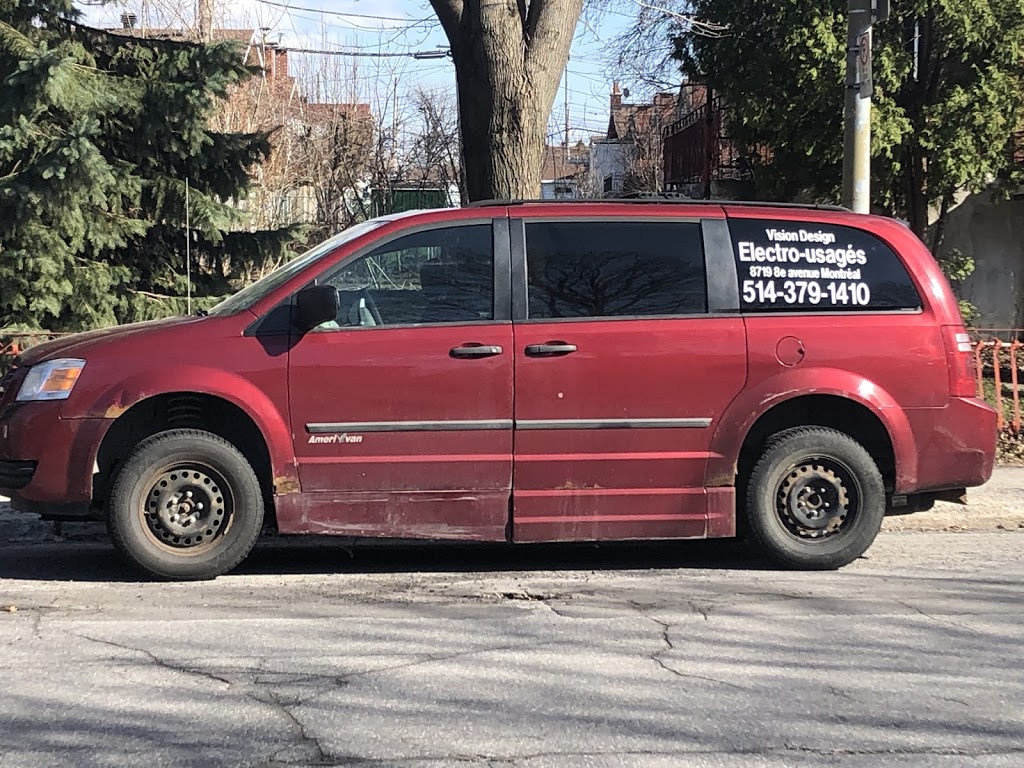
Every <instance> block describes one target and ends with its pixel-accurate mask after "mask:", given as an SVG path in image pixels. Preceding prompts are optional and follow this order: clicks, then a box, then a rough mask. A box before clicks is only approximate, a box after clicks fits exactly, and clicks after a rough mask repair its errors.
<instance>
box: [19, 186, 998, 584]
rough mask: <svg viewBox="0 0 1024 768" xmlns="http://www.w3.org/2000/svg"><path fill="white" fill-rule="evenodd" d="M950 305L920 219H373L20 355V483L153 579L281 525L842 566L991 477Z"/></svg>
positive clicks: (440, 213) (499, 208)
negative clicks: (166, 307) (203, 310)
mask: <svg viewBox="0 0 1024 768" xmlns="http://www.w3.org/2000/svg"><path fill="white" fill-rule="evenodd" d="M972 361H973V357H972V354H971V346H970V343H969V339H968V337H967V335H966V334H965V332H964V328H963V321H962V319H961V316H960V313H959V310H958V308H957V302H956V300H955V298H954V296H953V294H952V292H951V291H950V288H949V285H948V283H947V282H946V280H945V279H944V277H943V275H942V272H941V271H940V269H939V267H938V266H937V264H936V262H935V261H934V259H932V257H931V255H930V254H929V253H928V251H927V250H926V249H925V247H924V246H923V245H922V244H921V242H920V241H919V240H918V239H917V238H916V237H915V236H914V235H913V234H912V233H911V232H910V231H909V230H908V229H907V228H906V227H904V226H902V225H901V224H899V223H897V222H895V221H891V220H888V219H884V218H878V217H873V216H864V215H856V214H852V213H849V212H847V211H844V210H841V209H831V208H820V207H814V208H812V207H799V206H775V205H772V206H769V205H766V204H754V205H750V204H731V203H705V204H701V203H696V202H694V203H689V202H686V203H670V202H664V201H647V200H644V201H633V202H622V201H619V202H576V203H571V202H554V203H534V202H521V203H518V202H507V201H506V202H493V203H484V204H477V205H475V206H472V207H470V208H464V209H449V210H435V211H418V212H412V213H407V214H401V215H394V216H385V217H382V218H378V219H374V220H372V221H368V222H366V223H364V224H360V225H358V226H355V227H353V228H351V229H349V230H346V231H345V232H343V233H341V234H340V235H338V236H337V237H334V238H333V239H331V240H328V241H327V242H325V243H323V244H322V245H320V246H319V247H317V248H314V249H313V250H311V251H309V252H308V253H306V254H305V255H303V256H301V257H299V258H297V259H296V260H294V261H292V262H291V263H289V264H288V265H287V266H285V267H283V268H281V269H280V270H278V271H276V272H274V273H272V274H270V275H268V276H267V277H265V278H264V279H262V280H260V281H258V282H256V283H254V284H253V285H251V286H249V287H248V288H246V289H244V290H242V291H241V292H239V293H237V294H235V295H234V296H232V297H230V298H228V299H227V300H225V301H223V302H222V303H221V304H219V305H217V306H216V307H214V308H213V309H212V310H211V311H210V312H209V313H208V314H207V315H205V316H203V317H179V318H174V319H169V320H162V321H157V322H149V323H140V324H137V325H129V326H124V327H119V328H109V329H106V330H101V331H93V332H89V333H83V334H79V335H76V336H71V337H68V338H63V339H60V340H58V341H53V342H50V343H47V344H43V345H41V346H38V347H35V348H33V349H31V350H30V351H28V352H27V353H25V354H24V355H22V357H21V358H20V359H18V360H17V361H16V365H15V366H14V368H13V369H12V370H11V371H10V372H9V373H8V374H7V376H6V378H5V379H4V381H3V385H2V397H0V489H3V490H4V491H5V492H6V493H8V494H9V495H10V496H11V497H12V500H13V504H14V506H15V508H17V509H19V510H24V511H27V512H36V513H39V514H40V515H42V516H43V517H44V518H46V519H52V520H69V519H103V520H106V522H107V525H108V527H109V530H110V535H111V538H112V540H113V542H114V544H115V545H116V547H117V549H118V550H119V551H120V552H121V553H122V554H123V555H124V556H126V557H127V558H128V559H129V560H130V561H131V562H133V563H134V564H135V565H137V566H139V567H141V568H142V569H143V570H144V571H146V572H147V573H149V574H151V575H155V576H158V577H163V578H169V579H203V578H211V577H214V576H217V575H218V574H222V573H224V572H226V571H228V570H230V569H231V568H233V567H235V566H236V565H237V564H238V563H239V562H240V561H241V560H242V559H243V558H244V557H245V556H246V554H247V553H248V552H249V550H250V549H251V548H252V546H253V544H254V542H255V541H256V539H257V537H258V535H259V534H260V531H261V529H262V528H263V527H264V525H270V526H273V527H274V528H276V530H277V531H278V532H280V533H281V534H299V533H315V534H334V535H342V536H350V537H352V536H355V537H371V536H372V537H395V538H406V539H408V538H418V539H424V538H425V539H457V540H468V541H508V542H517V543H519V542H523V543H525V542H549V541H605V540H626V539H687V538H711V537H723V536H734V535H736V534H737V532H740V533H743V534H745V535H747V536H749V537H750V538H751V540H752V541H754V542H755V543H756V544H757V545H759V547H760V548H762V549H763V551H764V552H766V553H767V554H768V555H769V556H771V557H772V558H774V559H775V560H776V561H778V562H780V563H781V564H784V565H787V566H790V567H796V568H819V569H821V568H837V567H839V566H842V565H844V564H846V563H849V562H850V561H852V560H853V559H855V558H857V557H858V556H859V555H861V554H862V553H863V552H864V551H865V550H866V549H867V548H868V546H869V545H870V544H871V542H872V541H873V540H874V538H875V536H876V534H877V533H878V530H879V527H880V525H881V522H882V518H883V516H884V515H885V514H887V513H889V514H899V513H903V512H912V511H917V510H921V509H927V508H928V507H929V506H931V504H932V502H933V501H934V500H935V499H941V498H953V497H957V496H960V495H962V493H963V491H964V488H966V487H967V486H973V485H979V484H981V483H983V482H985V481H986V480H987V479H988V477H989V475H990V474H991V471H992V465H993V460H994V454H995V432H996V430H995V414H994V412H993V411H992V410H991V409H990V408H988V407H986V406H985V405H984V403H982V402H981V401H980V400H979V399H977V397H976V392H975V376H974V372H973V368H972Z"/></svg>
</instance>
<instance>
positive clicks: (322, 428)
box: [306, 419, 512, 435]
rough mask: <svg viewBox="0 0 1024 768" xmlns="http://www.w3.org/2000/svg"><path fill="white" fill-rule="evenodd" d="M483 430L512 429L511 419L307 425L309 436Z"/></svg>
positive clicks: (355, 422) (351, 422)
mask: <svg viewBox="0 0 1024 768" xmlns="http://www.w3.org/2000/svg"><path fill="white" fill-rule="evenodd" d="M485 429H512V419H497V420H494V421H346V422H339V423H334V424H331V423H324V424H307V425H306V431H307V432H308V433H309V434H311V435H323V434H333V433H341V432H463V431H471V430H485Z"/></svg>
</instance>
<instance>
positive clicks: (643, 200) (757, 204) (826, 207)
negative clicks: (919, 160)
mask: <svg viewBox="0 0 1024 768" xmlns="http://www.w3.org/2000/svg"><path fill="white" fill-rule="evenodd" d="M620 203H627V204H630V205H713V206H748V207H753V208H801V209H808V210H818V211H842V212H844V213H852V211H851V210H850V209H849V208H847V207H845V206H842V205H830V204H827V203H773V202H768V201H764V200H692V199H690V198H688V197H679V196H675V195H656V194H651V195H643V196H636V197H616V198H601V199H593V200H590V199H583V198H579V199H564V198H560V199H558V200H529V199H522V200H519V199H513V200H477V201H476V202H472V203H469V205H468V206H466V207H467V208H490V207H497V206H504V205H573V204H577V205H601V204H605V205H619V204H620Z"/></svg>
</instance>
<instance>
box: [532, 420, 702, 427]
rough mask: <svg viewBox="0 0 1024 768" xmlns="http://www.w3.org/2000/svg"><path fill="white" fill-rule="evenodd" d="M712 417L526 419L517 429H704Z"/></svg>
mask: <svg viewBox="0 0 1024 768" xmlns="http://www.w3.org/2000/svg"><path fill="white" fill-rule="evenodd" d="M709 426H711V419H525V420H519V421H516V429H703V428H705V427H709Z"/></svg>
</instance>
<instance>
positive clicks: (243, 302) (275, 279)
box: [209, 219, 390, 315]
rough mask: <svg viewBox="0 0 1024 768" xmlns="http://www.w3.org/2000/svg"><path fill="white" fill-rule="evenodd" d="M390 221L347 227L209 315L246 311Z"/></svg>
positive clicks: (365, 222)
mask: <svg viewBox="0 0 1024 768" xmlns="http://www.w3.org/2000/svg"><path fill="white" fill-rule="evenodd" d="M388 221H390V219H371V220H370V221H364V222H363V223H362V224H356V225H355V226H354V227H349V228H348V229H346V230H345V231H344V232H339V233H338V234H336V235H335V236H334V237H331V238H328V239H327V240H324V241H323V242H322V243H320V244H319V245H316V246H314V247H312V248H310V249H309V250H308V251H306V252H305V253H304V254H302V255H301V256H298V257H296V258H295V259H293V260H292V261H289V262H288V263H287V264H284V265H283V266H281V267H279V268H278V269H275V270H274V271H273V272H271V273H270V274H269V275H264V276H263V277H261V278H260V279H259V280H257V281H256V282H255V283H252V284H251V285H248V286H246V287H245V288H243V289H242V290H240V291H239V292H238V293H235V294H233V295H231V296H228V297H227V298H226V299H224V301H222V302H220V303H219V304H216V305H215V306H213V307H212V308H211V309H210V312H209V314H211V315H233V314H235V313H236V312H240V311H241V310H243V309H248V308H249V307H251V306H252V305H253V304H255V303H256V302H257V301H259V300H260V299H262V298H263V297H264V296H266V295H268V294H270V293H272V292H273V291H275V290H277V289H278V288H279V287H280V286H282V285H284V284H285V283H286V282H288V281H289V280H290V279H291V278H292V277H294V276H295V275H297V274H298V273H299V272H301V271H302V270H304V269H306V268H307V267H309V266H311V265H313V264H315V263H316V262H318V261H320V259H322V258H324V257H325V256H327V255H328V254H330V253H332V252H334V251H335V250H336V249H337V248H338V247H339V246H341V245H344V244H345V243H348V242H350V241H352V240H355V239H356V238H357V237H362V236H363V235H365V234H366V233H367V232H371V231H373V230H375V229H377V228H378V227H381V226H383V225H384V224H387V223H388Z"/></svg>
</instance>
